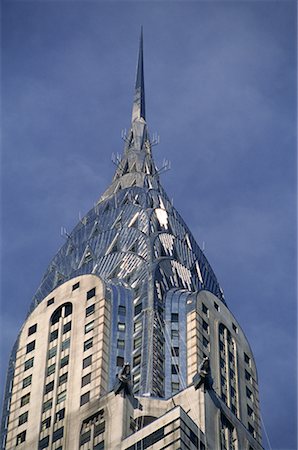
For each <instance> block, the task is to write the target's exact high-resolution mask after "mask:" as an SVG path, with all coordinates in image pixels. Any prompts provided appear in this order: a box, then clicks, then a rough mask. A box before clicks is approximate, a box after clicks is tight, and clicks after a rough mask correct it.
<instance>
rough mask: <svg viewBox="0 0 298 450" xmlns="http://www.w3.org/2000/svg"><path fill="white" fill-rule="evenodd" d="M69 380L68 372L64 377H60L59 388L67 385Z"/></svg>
mask: <svg viewBox="0 0 298 450" xmlns="http://www.w3.org/2000/svg"><path fill="white" fill-rule="evenodd" d="M67 378H68V372H65V373H63V374H62V375H60V377H59V386H61V384H64V383H66V381H67Z"/></svg>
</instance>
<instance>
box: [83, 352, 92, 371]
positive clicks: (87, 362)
mask: <svg viewBox="0 0 298 450" xmlns="http://www.w3.org/2000/svg"><path fill="white" fill-rule="evenodd" d="M91 364H92V355H90V356H87V358H85V359H83V369H85V368H86V367H88V366H91Z"/></svg>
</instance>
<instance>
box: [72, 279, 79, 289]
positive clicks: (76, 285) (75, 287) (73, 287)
mask: <svg viewBox="0 0 298 450" xmlns="http://www.w3.org/2000/svg"><path fill="white" fill-rule="evenodd" d="M79 287H80V282H79V281H78V282H77V283H76V284H74V285H73V286H72V290H73V291H75V290H76V289H79Z"/></svg>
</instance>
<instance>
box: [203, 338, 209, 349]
mask: <svg viewBox="0 0 298 450" xmlns="http://www.w3.org/2000/svg"><path fill="white" fill-rule="evenodd" d="M203 345H204V347H206V348H208V345H209V341H208V339H206V338H205V337H204V336H203Z"/></svg>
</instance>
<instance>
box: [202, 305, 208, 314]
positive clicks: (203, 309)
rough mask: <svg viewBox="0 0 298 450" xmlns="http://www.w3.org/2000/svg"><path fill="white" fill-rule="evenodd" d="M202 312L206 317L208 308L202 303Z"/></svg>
mask: <svg viewBox="0 0 298 450" xmlns="http://www.w3.org/2000/svg"><path fill="white" fill-rule="evenodd" d="M202 311H203V313H204V314H206V315H207V316H208V308H207V306H206V305H204V303H202Z"/></svg>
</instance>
